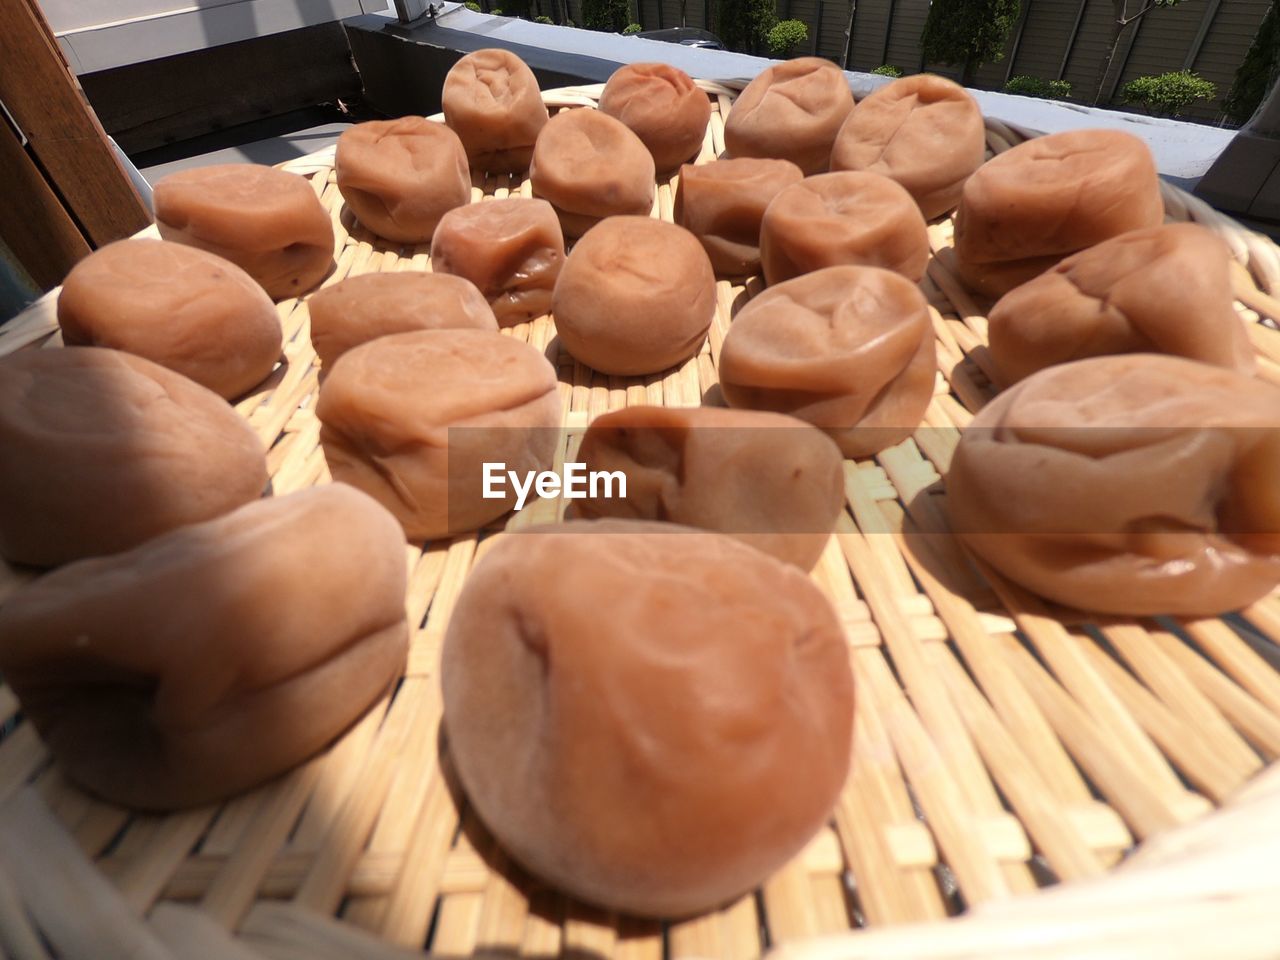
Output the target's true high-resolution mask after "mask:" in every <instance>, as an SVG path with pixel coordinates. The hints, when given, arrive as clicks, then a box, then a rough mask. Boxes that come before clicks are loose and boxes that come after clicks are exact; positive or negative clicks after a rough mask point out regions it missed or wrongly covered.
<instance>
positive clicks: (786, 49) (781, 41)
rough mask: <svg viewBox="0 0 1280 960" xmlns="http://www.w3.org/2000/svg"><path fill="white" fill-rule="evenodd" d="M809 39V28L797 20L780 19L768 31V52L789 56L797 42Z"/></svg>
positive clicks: (778, 55) (779, 55)
mask: <svg viewBox="0 0 1280 960" xmlns="http://www.w3.org/2000/svg"><path fill="white" fill-rule="evenodd" d="M808 39H809V28H808V27H806V26H805V25H804V23H803V22H801V21H799V20H780V21H779V22H778V23H776V24H774V25H773V29H771V30H770V31H769V34H768V40H769V53H771V54H772V55H773V56H775V57H779V58H781V57H789V56H790V55H791V51H792V50H794V49H795V48H796V45H797V44H801V43H804V42H805V41H806V40H808Z"/></svg>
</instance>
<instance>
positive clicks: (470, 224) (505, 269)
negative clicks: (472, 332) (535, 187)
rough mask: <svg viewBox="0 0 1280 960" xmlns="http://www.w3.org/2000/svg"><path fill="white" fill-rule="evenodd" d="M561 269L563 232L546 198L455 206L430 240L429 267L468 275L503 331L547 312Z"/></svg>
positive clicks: (513, 198)
mask: <svg viewBox="0 0 1280 960" xmlns="http://www.w3.org/2000/svg"><path fill="white" fill-rule="evenodd" d="M563 265H564V233H563V231H561V229H560V221H559V219H558V218H557V217H556V212H555V210H554V208H552V206H551V204H549V203H547V201H545V200H532V199H528V198H526V197H508V198H506V199H504V200H486V201H484V202H482V203H471V204H468V205H467V206H465V207H459V208H458V209H457V210H454V211H452V212H450V213H449V214H447V215H446V216H445V217H444V219H442V220H441V221H440V226H439V227H438V228H437V229H436V232H435V236H434V237H433V238H432V240H431V269H432V270H434V271H436V272H437V273H452V274H457V275H458V276H460V277H466V278H467V279H468V280H470V281H471V282H472V283H474V284H475V285H476V286H477V287H479V289H480V292H481V293H482V294H483V295H484V296H485V298H486V299H487V300H488V301H489V303H490V305H491V306H492V307H493V313H494V316H496V317H497V319H498V323H499V324H500V325H501V326H504V327H510V326H514V325H516V324H517V323H524V322H525V321H526V320H531V319H533V318H534V317H540V316H542V315H544V314H546V313H547V312H548V311H549V310H550V309H551V291H552V290H554V289H555V285H556V279H557V278H558V277H559V276H560V268H561V267H562V266H563Z"/></svg>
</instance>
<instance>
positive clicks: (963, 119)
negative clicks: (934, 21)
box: [831, 73, 986, 220]
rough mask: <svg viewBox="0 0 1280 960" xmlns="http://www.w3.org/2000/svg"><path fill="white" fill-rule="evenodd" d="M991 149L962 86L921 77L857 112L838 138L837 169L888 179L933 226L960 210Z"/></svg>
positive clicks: (898, 83) (885, 90) (893, 86)
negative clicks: (937, 219)
mask: <svg viewBox="0 0 1280 960" xmlns="http://www.w3.org/2000/svg"><path fill="white" fill-rule="evenodd" d="M985 150H986V134H985V131H984V127H983V124H982V111H981V110H979V109H978V102H977V101H976V100H974V99H973V97H971V96H970V95H969V92H968V91H967V90H965V88H964V87H962V86H960V85H959V84H958V83H952V82H951V81H950V80H947V79H946V78H944V77H938V76H934V75H933V74H929V73H918V74H916V75H915V76H911V77H903V78H902V79H901V80H894V81H893V82H892V83H890V84H888V85H886V86H883V87H881V88H880V89H879V90H877V91H876V92H875V93H873V94H871V95H870V96H868V97H867V98H865V99H864V100H862V101H861V102H860V103H859V104H858V105H857V106H856V107H854V108H853V112H852V113H850V114H849V117H848V119H847V120H845V122H844V126H842V127H841V128H840V133H839V134H838V135H837V136H836V142H835V147H834V148H833V149H832V151H831V169H832V170H865V171H867V172H868V173H880V174H883V175H884V176H886V177H888V178H889V179H891V180H894V181H896V182H897V183H900V184H902V186H904V187H906V189H907V192H908V193H910V194H911V196H912V198H913V199H914V200H915V202H916V204H917V205H918V206H919V207H920V213H921V214H923V215H924V218H925V219H926V220H932V219H933V218H934V217H940V216H942V215H943V214H944V213H947V212H948V211H950V210H953V209H955V205H956V204H957V203H959V202H960V193H961V191H962V190H964V182H965V181H966V180H968V179H969V176H970V175H971V174H972V173H973V172H974V171H975V170H977V169H978V167H980V166H982V158H983V155H984V153H985Z"/></svg>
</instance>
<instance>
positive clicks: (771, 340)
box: [720, 267, 937, 457]
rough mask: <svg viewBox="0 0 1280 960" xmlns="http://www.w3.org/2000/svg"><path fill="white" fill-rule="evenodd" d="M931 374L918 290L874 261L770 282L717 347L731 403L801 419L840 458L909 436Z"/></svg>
mask: <svg viewBox="0 0 1280 960" xmlns="http://www.w3.org/2000/svg"><path fill="white" fill-rule="evenodd" d="M936 373H937V360H936V357H935V352H934V340H933V328H932V324H931V322H930V319H929V311H928V306H927V304H926V303H925V299H924V295H923V294H922V293H921V292H920V289H919V288H918V287H917V286H916V285H915V284H913V283H911V282H910V281H909V280H906V279H904V278H903V277H901V276H899V275H898V274H896V273H890V272H889V271H887V270H881V269H878V268H876V267H829V268H827V269H825V270H819V271H817V272H815V273H808V274H805V275H804V276H802V277H798V278H797V279H795V280H790V281H788V282H786V283H782V284H779V285H778V286H776V287H770V288H769V289H768V290H766V291H764V293H762V294H760V295H759V296H757V297H754V298H753V299H752V300H751V301H750V302H748V303H747V305H746V306H745V307H743V308H742V310H741V311H740V312H739V313H738V315H737V316H736V317H735V318H734V320H733V324H732V325H731V326H730V327H729V333H728V335H727V336H726V337H725V339H724V345H723V346H722V347H721V350H720V387H721V390H722V391H723V392H724V396H725V399H726V400H727V401H728V402H729V405H730V406H733V407H739V408H744V409H748V410H773V411H776V412H778V413H788V414H790V415H791V416H793V417H798V418H799V419H801V420H804V421H806V422H808V423H811V424H813V425H814V426H816V427H818V428H820V429H821V430H823V431H825V432H826V433H827V434H828V436H830V437H831V438H832V439H833V440H835V442H836V443H837V444H838V445H839V447H840V449H841V451H843V453H844V455H845V456H846V457H864V456H868V455H869V454H872V453H877V452H879V451H880V450H883V449H884V448H886V447H889V446H892V445H893V444H895V443H898V442H900V441H902V440H904V439H906V438H907V437H908V436H910V435H911V434H912V433H913V432H914V431H915V429H916V427H917V426H919V424H920V421H921V419H922V418H923V416H924V412H925V409H926V408H927V407H928V405H929V399H930V397H932V395H933V385H934V380H935V378H936Z"/></svg>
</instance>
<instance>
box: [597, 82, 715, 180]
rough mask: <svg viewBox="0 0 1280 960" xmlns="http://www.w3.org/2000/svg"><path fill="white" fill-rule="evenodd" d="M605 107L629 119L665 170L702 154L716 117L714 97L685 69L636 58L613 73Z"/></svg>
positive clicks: (656, 163)
mask: <svg viewBox="0 0 1280 960" xmlns="http://www.w3.org/2000/svg"><path fill="white" fill-rule="evenodd" d="M600 111H601V112H602V113H605V114H608V115H609V116H611V117H614V118H615V119H618V120H621V121H622V122H623V123H625V124H626V125H627V126H628V127H629V128H630V129H631V132H632V133H634V134H635V135H636V136H637V137H639V138H640V142H641V143H643V144H644V145H645V147H646V148H647V149H648V151H649V153H650V154H652V155H653V163H654V166H655V167H656V168H657V169H658V170H659V171H661V172H665V171H668V170H673V169H675V168H676V167H678V166H680V164H682V163H684V162H685V161H686V160H688V159H690V158H691V157H695V156H697V155H698V152H699V151H700V150H701V149H702V141H703V138H704V136H705V135H706V132H707V123H708V122H709V121H710V120H711V101H710V99H708V97H707V95H706V93H704V92H703V91H702V90H699V89H698V86H697V84H695V83H694V82H693V79H692V78H691V77H690V76H689V75H688V74H687V73H685V72H684V71H683V70H679V69H677V68H675V67H672V66H668V65H667V64H665V63H631V64H627V65H626V66H625V67H619V68H618V69H617V70H615V71H614V72H613V75H612V76H611V77H609V82H608V83H606V84H605V85H604V92H603V93H601V94H600Z"/></svg>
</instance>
